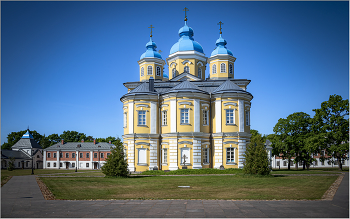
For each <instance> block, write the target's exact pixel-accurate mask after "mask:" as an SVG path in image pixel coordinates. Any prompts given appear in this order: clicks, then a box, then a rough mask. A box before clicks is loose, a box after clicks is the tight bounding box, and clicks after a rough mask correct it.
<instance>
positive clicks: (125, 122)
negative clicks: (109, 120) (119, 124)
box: [124, 113, 128, 128]
mask: <svg viewBox="0 0 350 219" xmlns="http://www.w3.org/2000/svg"><path fill="white" fill-rule="evenodd" d="M127 118H128V117H127V113H124V128H126V124H127Z"/></svg>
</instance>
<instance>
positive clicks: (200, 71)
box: [198, 68, 202, 78]
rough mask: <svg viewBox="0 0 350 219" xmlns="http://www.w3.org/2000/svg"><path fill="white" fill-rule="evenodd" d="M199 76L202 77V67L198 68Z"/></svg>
mask: <svg viewBox="0 0 350 219" xmlns="http://www.w3.org/2000/svg"><path fill="white" fill-rule="evenodd" d="M198 77H199V78H202V69H201V68H198Z"/></svg>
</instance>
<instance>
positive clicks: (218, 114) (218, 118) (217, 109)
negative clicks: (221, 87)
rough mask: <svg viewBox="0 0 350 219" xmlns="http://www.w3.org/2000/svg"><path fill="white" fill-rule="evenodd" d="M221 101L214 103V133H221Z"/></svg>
mask: <svg viewBox="0 0 350 219" xmlns="http://www.w3.org/2000/svg"><path fill="white" fill-rule="evenodd" d="M221 114H222V113H221V100H216V101H215V121H216V122H215V125H216V133H219V132H221V123H222V122H221V121H222V117H221Z"/></svg>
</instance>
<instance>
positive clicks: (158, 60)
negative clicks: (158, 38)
mask: <svg viewBox="0 0 350 219" xmlns="http://www.w3.org/2000/svg"><path fill="white" fill-rule="evenodd" d="M149 28H151V35H150V40H149V42H148V43H147V44H146V48H147V50H146V52H144V53H143V54H142V55H141V57H140V60H139V61H138V62H137V63H138V64H139V66H140V81H147V80H149V79H150V77H153V78H154V79H155V80H163V68H164V65H165V61H164V60H163V59H162V56H161V55H160V54H159V52H157V50H156V48H157V45H156V43H155V42H154V41H153V40H152V28H154V27H153V26H152V25H151V26H150V27H149Z"/></svg>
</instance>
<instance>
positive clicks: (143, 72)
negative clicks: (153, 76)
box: [141, 67, 145, 77]
mask: <svg viewBox="0 0 350 219" xmlns="http://www.w3.org/2000/svg"><path fill="white" fill-rule="evenodd" d="M143 76H145V69H144V67H141V77H143Z"/></svg>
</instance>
